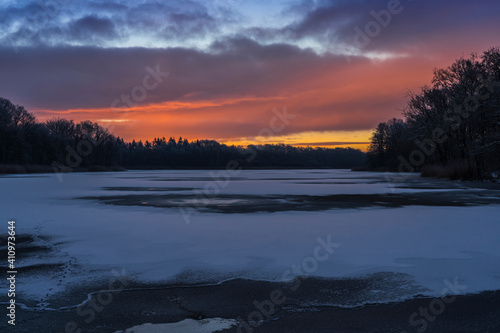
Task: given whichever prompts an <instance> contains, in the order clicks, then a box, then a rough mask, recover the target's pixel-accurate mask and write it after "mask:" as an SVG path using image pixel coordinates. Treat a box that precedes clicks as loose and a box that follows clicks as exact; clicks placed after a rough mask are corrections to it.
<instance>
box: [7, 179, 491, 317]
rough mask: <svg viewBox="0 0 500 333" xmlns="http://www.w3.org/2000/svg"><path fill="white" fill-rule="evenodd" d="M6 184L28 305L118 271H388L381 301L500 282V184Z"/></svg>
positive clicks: (133, 274) (377, 291) (278, 277)
mask: <svg viewBox="0 0 500 333" xmlns="http://www.w3.org/2000/svg"><path fill="white" fill-rule="evenodd" d="M0 186H1V190H0V193H1V195H2V200H1V202H0V211H1V213H2V219H4V220H5V223H4V225H5V232H6V231H7V224H6V221H7V220H8V219H15V220H16V227H17V229H16V231H17V233H18V237H23V236H24V237H25V239H24V242H25V244H24V247H25V251H24V252H23V250H22V249H20V250H19V258H18V265H19V266H20V267H23V268H24V270H23V272H24V273H23V279H22V280H20V281H19V291H20V294H21V295H22V297H23V298H24V299H26V300H29V299H32V300H36V302H35V301H33V302H31V303H30V304H31V305H32V306H40V307H43V306H49V305H48V304H49V303H50V302H48V301H47V300H49V299H50V298H51V297H52V296H54V295H57V294H58V293H62V292H65V291H67V290H69V289H70V288H72V287H74V286H76V285H79V286H81V285H82V284H83V285H84V284H91V283H93V282H92V281H94V283H99V281H105V280H106V279H109V277H112V276H114V275H116V274H117V272H119V274H123V275H125V274H126V275H127V277H128V278H130V279H132V280H133V281H135V282H137V283H147V284H156V283H162V284H165V283H166V284H192V283H217V282H220V281H225V280H228V279H233V278H247V279H262V280H272V281H288V280H291V279H293V278H294V277H296V276H314V277H321V278H336V279H346V278H351V277H363V276H377V278H379V279H380V278H381V276H382V277H383V278H382V280H384V279H386V280H385V281H387V283H385V285H384V284H383V283H382V284H381V285H380V286H379V287H377V288H374V289H373V290H372V291H370V292H371V293H372V294H370V295H367V296H366V298H365V299H366V301H381V302H384V301H392V300H398V299H401V298H405V297H411V296H413V295H416V294H424V295H440V294H441V292H442V290H443V288H444V287H445V286H446V281H448V282H450V281H451V282H452V283H460V284H461V285H464V286H466V292H480V291H483V290H497V289H500V219H499V216H500V191H499V190H498V189H496V188H495V187H494V186H493V187H491V186H490V187H488V186H482V185H481V184H478V185H477V186H473V185H471V184H470V183H457V182H447V181H439V180H429V179H422V178H420V177H419V176H418V175H415V174H408V175H405V176H401V175H398V174H385V173H368V172H350V171H348V170H253V171H241V172H227V171H127V172H116V173H113V172H110V173H72V174H62V175H56V174H44V175H19V176H6V177H1V178H0ZM0 233H3V232H1V231H0ZM20 241H23V239H22V238H20ZM380 274H382V275H380ZM383 274H388V275H383ZM27 302H28V301H27ZM353 305H354V304H353Z"/></svg>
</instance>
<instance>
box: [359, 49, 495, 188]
mask: <svg viewBox="0 0 500 333" xmlns="http://www.w3.org/2000/svg"><path fill="white" fill-rule="evenodd" d="M367 157H368V163H369V167H370V169H371V170H379V171H397V172H421V173H422V175H423V176H429V177H440V178H450V179H488V178H498V174H499V171H500V170H499V169H500V50H499V48H490V49H489V50H487V51H485V52H483V53H482V54H481V55H477V54H472V55H471V56H470V57H469V58H463V57H462V58H460V59H457V60H456V61H455V62H454V63H453V64H452V65H450V66H449V67H447V68H442V69H435V70H434V75H433V79H432V84H431V85H430V86H425V87H423V88H421V90H420V91H419V92H417V93H409V94H408V102H407V105H406V106H405V107H404V109H403V119H396V118H394V119H391V120H389V121H386V122H382V123H380V124H379V125H378V126H377V128H376V129H375V131H374V132H373V136H372V138H371V145H370V147H369V151H368V156H367Z"/></svg>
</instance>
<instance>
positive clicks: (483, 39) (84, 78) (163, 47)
mask: <svg viewBox="0 0 500 333" xmlns="http://www.w3.org/2000/svg"><path fill="white" fill-rule="evenodd" d="M487 2H488V3H489V4H490V6H491V7H495V8H497V7H498V6H499V4H498V3H497V2H492V1H487ZM98 3H100V5H99V6H90V5H88V4H76V3H75V4H71V5H68V6H67V7H64V8H62V7H61V8H55V9H54V11H53V12H52V14H51V16H50V20H47V21H45V22H41V23H40V22H39V23H33V22H31V23H30V24H32V25H33V24H42V23H44V24H43V25H41V26H39V27H38V29H39V30H38V33H37V35H36V37H29V36H28V35H27V33H24V34H22V30H20V29H21V28H20V27H21V26H22V25H20V23H22V20H23V19H22V18H21V17H20V16H19V15H18V14H16V13H19V12H20V11H22V10H23V8H24V7H23V6H22V5H20V4H19V5H16V4H14V2H13V4H12V5H10V6H9V5H8V4H7V5H2V6H3V10H4V11H6V12H8V13H11V15H10V16H6V17H8V18H7V19H6V21H5V23H4V24H5V29H4V30H3V35H0V42H2V45H3V46H2V47H3V50H2V52H1V53H0V60H1V62H0V71H1V73H2V76H3V77H4V80H2V81H1V82H0V90H1V91H2V93H3V94H5V95H6V96H8V97H10V98H11V99H12V100H13V101H14V102H15V103H18V104H21V105H24V106H26V107H27V109H28V110H30V111H33V112H34V114H36V116H37V117H38V119H39V120H40V121H45V120H49V119H53V118H58V117H64V118H67V119H73V120H75V121H82V120H91V121H94V122H98V123H99V124H101V125H104V126H106V127H108V128H109V129H110V131H111V132H112V133H113V134H115V135H117V136H120V137H122V138H124V139H125V140H132V139H135V140H143V141H145V140H152V139H153V138H155V137H176V138H178V137H183V138H188V139H189V140H196V139H216V140H218V141H220V142H224V143H227V144H237V145H248V144H259V143H286V144H291V145H298V146H312V147H316V146H319V147H346V146H352V147H354V148H360V149H363V150H366V148H367V142H368V141H369V139H370V136H371V132H372V130H373V128H375V127H376V125H377V124H378V123H379V122H380V121H382V120H384V119H389V118H392V117H398V116H400V113H401V110H402V109H403V107H404V105H405V102H406V100H407V99H406V95H407V93H408V92H410V91H417V90H418V89H419V88H420V87H422V86H423V85H425V84H428V83H429V82H430V80H431V78H432V71H433V69H434V68H436V67H440V66H445V65H447V64H449V63H451V62H452V61H453V60H454V59H455V58H456V57H457V55H464V56H468V55H469V54H470V53H471V52H475V51H481V50H483V49H486V48H488V47H490V46H494V45H495V43H497V42H498V39H497V37H498V36H497V32H498V31H499V28H500V26H499V23H498V20H497V16H496V15H494V12H495V11H494V10H492V8H490V7H489V6H480V5H477V4H473V3H471V2H467V1H458V2H456V1H455V2H453V6H450V5H449V3H451V2H449V1H443V2H439V3H436V2H431V1H419V2H418V3H417V2H407V1H405V2H399V1H396V2H394V1H393V2H387V1H375V2H373V1H370V2H368V1H359V2H340V1H311V2H305V1H300V0H296V1H279V0H275V1H271V2H270V3H269V2H266V3H265V5H264V2H261V1H252V2H249V1H215V2H210V1H207V2H189V3H187V2H186V3H183V2H172V3H169V4H168V5H167V4H162V3H157V2H151V1H140V2H137V3H136V4H135V5H130V4H128V5H124V3H121V2H119V1H99V2H98ZM391 3H392V5H393V6H394V9H393V12H394V13H393V14H391V15H390V18H389V19H387V17H386V20H389V21H388V22H389V23H387V22H385V23H384V24H383V25H380V24H379V23H377V24H379V25H378V29H377V30H376V31H375V30H374V31H375V32H376V34H375V33H370V32H369V33H368V34H367V33H366V31H367V30H366V27H370V24H371V26H372V27H373V26H374V25H373V23H370V22H376V16H374V15H375V14H373V12H375V13H384V11H386V12H385V13H388V12H387V10H388V9H387V8H389V7H388V6H389V5H390V4H391ZM112 4H114V5H113V6H112ZM120 6H121V7H120ZM97 7H99V12H97V9H96V8H97ZM26 8H27V7H26ZM391 8H392V7H391ZM26 10H27V9H26ZM40 10H41V9H40ZM443 11H444V12H445V13H446V15H444V16H446V17H443V15H441V14H438V13H442V12H443ZM76 13H80V14H76ZM16 15H17V16H16ZM377 15H378V14H377ZM380 15H382V14H380ZM181 16H182V17H183V19H182V20H181V19H180V17H181ZM472 16H476V17H479V16H480V17H481V20H480V23H478V22H479V21H477V20H473V19H471V18H472ZM424 18H425V22H426V24H425V26H422V24H421V23H419V22H421V21H423V20H424ZM26 20H27V19H26ZM63 22H66V23H65V25H64V24H63ZM386 23H387V24H386ZM57 24H63V27H64V28H62V29H59V30H55V29H52V28H53V26H55V25H57ZM375 27H376V25H375ZM360 31H361V33H360ZM369 35H373V36H371V37H370V36H369ZM459 36H460V37H459ZM472 36H474V38H472ZM28 37H29V38H28ZM86 59H92V61H86ZM20 68H22V71H20ZM21 86H22V89H19V87H21ZM284 108H286V110H287V112H288V113H289V114H291V115H293V116H294V117H293V119H292V118H290V119H289V120H290V121H289V122H287V123H286V124H284V125H285V126H279V131H274V130H273V131H272V133H270V132H269V131H266V128H269V127H270V122H271V121H272V118H273V117H274V113H273V110H283V109H284ZM262 131H263V132H265V133H266V137H265V138H262V137H259V136H260V135H259V133H261V132H262Z"/></svg>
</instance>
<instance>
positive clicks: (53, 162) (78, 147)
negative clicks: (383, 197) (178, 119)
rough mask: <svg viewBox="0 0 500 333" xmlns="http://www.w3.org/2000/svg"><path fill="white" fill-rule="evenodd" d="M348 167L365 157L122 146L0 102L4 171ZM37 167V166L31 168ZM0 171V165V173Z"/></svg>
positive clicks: (168, 142) (201, 143)
mask: <svg viewBox="0 0 500 333" xmlns="http://www.w3.org/2000/svg"><path fill="white" fill-rule="evenodd" d="M229 162H233V163H237V165H239V166H240V167H242V168H352V167H357V166H361V165H363V164H365V162H366V155H365V153H363V152H361V151H360V150H357V149H351V148H345V149H344V148H335V149H329V148H310V147H302V148H300V147H293V146H290V145H284V144H266V145H250V146H247V147H242V146H234V145H233V146H227V145H225V144H221V143H219V142H217V141H214V140H196V141H189V140H187V139H183V138H179V139H177V140H176V139H174V138H172V137H171V138H169V139H166V138H164V137H163V138H155V139H154V140H152V141H151V142H150V141H145V142H142V141H135V140H132V141H131V142H125V141H124V140H123V139H122V138H120V137H115V136H114V135H113V134H111V133H110V132H109V130H108V129H106V128H104V127H102V126H100V125H98V124H97V123H94V122H91V121H82V122H79V123H75V122H74V121H72V120H66V119H61V118H58V119H52V120H48V121H46V122H37V121H36V119H35V117H34V116H33V115H32V114H31V113H29V112H28V111H27V110H26V109H25V108H24V107H23V106H19V105H14V104H13V103H12V102H10V101H9V100H7V99H5V98H0V165H3V170H4V172H6V171H7V172H8V171H9V168H6V166H11V167H10V171H11V172H16V170H17V171H19V168H16V167H14V166H18V167H19V166H21V167H24V168H25V169H24V170H25V171H26V170H27V171H30V170H33V171H48V170H54V171H56V172H67V171H75V170H109V169H119V168H117V167H124V168H132V169H211V168H213V169H220V168H225V167H226V165H227V164H228V163H229ZM35 166H36V167H35ZM1 170H2V168H1V167H0V171H1Z"/></svg>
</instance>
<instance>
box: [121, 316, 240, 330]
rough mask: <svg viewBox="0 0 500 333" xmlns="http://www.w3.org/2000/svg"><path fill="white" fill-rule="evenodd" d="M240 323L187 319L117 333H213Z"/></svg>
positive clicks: (211, 319)
mask: <svg viewBox="0 0 500 333" xmlns="http://www.w3.org/2000/svg"><path fill="white" fill-rule="evenodd" d="M237 324H238V322H237V321H236V320H234V319H222V318H209V319H202V320H193V319H185V320H183V321H180V322H178V323H173V324H149V323H148V324H143V325H138V326H134V327H131V328H128V329H126V330H125V331H116V332H115V333H164V332H168V333H191V332H196V333H212V332H218V331H222V330H226V329H229V328H231V327H233V326H235V325H237Z"/></svg>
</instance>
